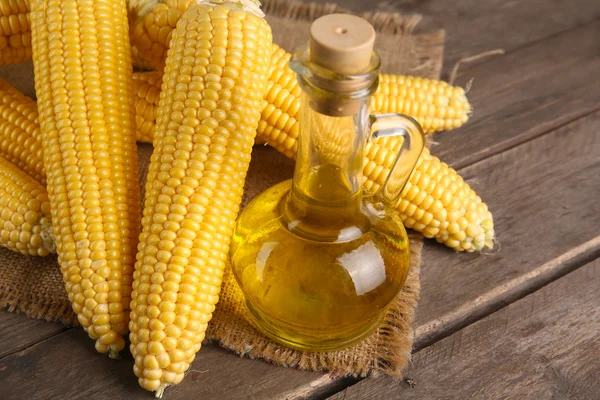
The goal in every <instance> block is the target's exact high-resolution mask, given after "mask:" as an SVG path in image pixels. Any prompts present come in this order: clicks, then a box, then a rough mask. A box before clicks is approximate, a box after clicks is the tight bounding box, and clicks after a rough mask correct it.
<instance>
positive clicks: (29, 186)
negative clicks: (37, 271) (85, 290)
mask: <svg viewBox="0 0 600 400" xmlns="http://www.w3.org/2000/svg"><path fill="white" fill-rule="evenodd" d="M0 207H2V211H0V246H2V247H7V248H9V249H11V250H13V251H16V252H19V253H21V254H25V255H31V256H47V255H48V254H49V253H56V248H55V247H54V239H53V237H52V224H51V217H50V203H49V201H48V192H46V188H45V187H44V186H42V185H41V184H40V183H39V182H37V181H36V180H35V179H33V178H32V177H30V176H29V175H27V174H26V173H25V172H23V171H21V170H20V169H19V168H18V167H17V166H16V165H14V164H12V163H11V162H10V161H8V160H6V159H5V158H4V157H0Z"/></svg>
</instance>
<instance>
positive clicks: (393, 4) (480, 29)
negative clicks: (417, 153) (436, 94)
mask: <svg viewBox="0 0 600 400" xmlns="http://www.w3.org/2000/svg"><path fill="white" fill-rule="evenodd" d="M305 1H312V0H305ZM318 2H320V3H327V2H329V0H318ZM338 3H339V4H342V5H343V6H344V7H348V8H350V9H353V10H357V11H372V10H377V11H387V12H400V13H402V14H405V15H408V14H414V13H419V14H422V15H423V20H422V21H421V22H420V23H419V25H418V26H417V31H420V32H428V31H432V30H436V29H445V30H446V51H445V57H444V58H445V62H444V69H445V71H449V70H450V69H451V68H452V66H453V65H454V64H455V63H456V62H457V61H458V60H459V59H461V58H463V57H469V56H472V55H475V54H479V53H482V52H485V51H489V50H494V49H504V50H505V51H507V52H511V51H514V50H515V49H518V48H521V47H523V46H525V45H527V44H529V43H533V42H537V41H539V40H542V39H544V38H547V37H550V36H552V35H556V34H557V33H560V32H564V31H567V30H569V29H572V28H574V27H577V26H581V25H583V24H586V23H589V22H590V21H593V20H596V19H598V18H599V17H600V2H598V1H597V0H573V1H569V2H565V1H563V0H511V1H506V0H455V1H452V2H451V3H448V1H444V0H428V1H423V0H394V1H389V0H388V1H364V0H344V1H338Z"/></svg>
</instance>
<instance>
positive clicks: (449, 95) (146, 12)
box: [130, 0, 471, 152]
mask: <svg viewBox="0 0 600 400" xmlns="http://www.w3.org/2000/svg"><path fill="white" fill-rule="evenodd" d="M190 4H193V1H192V0H161V1H156V0H133V1H131V2H130V10H131V11H130V14H131V15H132V16H133V18H132V19H133V21H132V23H131V41H132V42H133V43H135V45H136V46H137V47H138V49H139V52H140V55H141V56H143V57H144V58H145V59H146V60H147V61H148V63H149V64H150V65H151V66H153V67H154V69H155V70H156V71H162V70H163V68H164V59H165V56H166V53H167V49H168V46H169V40H170V37H171V32H172V30H173V29H174V27H175V24H176V23H177V20H178V19H179V17H180V15H181V13H183V12H184V11H185V10H186V9H187V8H188V7H189V6H190ZM290 57H291V55H290V54H289V53H287V52H286V51H285V50H283V49H281V48H279V47H278V46H276V45H274V46H273V60H272V62H271V73H270V79H269V92H268V95H267V102H268V105H267V109H266V110H264V111H263V116H262V122H261V126H259V132H258V134H257V142H263V141H267V137H268V138H269V139H268V141H273V140H278V137H279V134H280V133H281V131H282V130H283V131H285V132H286V133H287V134H288V135H286V138H287V137H288V136H290V135H291V136H292V137H293V138H294V139H295V138H297V137H298V136H297V126H295V125H294V124H295V123H296V113H297V107H298V102H297V101H295V102H294V101H292V100H290V99H289V98H288V97H287V92H286V91H283V90H282V89H287V91H289V92H291V93H294V95H295V97H296V98H297V97H298V95H297V93H298V91H299V89H298V84H297V82H296V75H295V74H294V72H293V71H292V70H291V69H290V68H289V66H288V62H289V60H290ZM379 80H380V87H379V91H378V93H377V94H376V95H375V96H373V98H372V100H371V110H372V111H373V112H384V113H387V112H398V113H402V114H407V115H410V116H412V117H413V118H415V119H416V120H417V121H419V123H420V125H421V126H422V128H423V131H424V132H425V133H433V132H438V131H441V130H449V129H453V128H458V127H460V126H461V125H463V124H464V123H465V122H466V121H467V120H468V118H469V112H470V110H471V107H470V105H469V102H468V101H467V98H466V97H465V93H464V90H463V89H462V88H460V87H453V86H451V85H449V84H447V83H446V82H441V81H436V80H429V79H422V78H414V77H403V76H397V75H381V76H380V79H379ZM278 100H279V104H278ZM282 107H284V108H286V107H289V110H287V109H282ZM261 128H262V129H261ZM261 132H262V133H261ZM271 134H272V135H273V137H270V136H271ZM285 141H286V139H283V142H285ZM287 141H288V142H289V141H290V140H289V139H288V140H287ZM283 142H282V143H279V142H278V145H279V146H280V147H281V148H280V149H279V150H281V151H284V152H285V151H291V150H290V149H289V148H288V149H287V150H286V149H285V147H286V144H285V143H283Z"/></svg>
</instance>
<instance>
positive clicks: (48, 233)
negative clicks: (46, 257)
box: [40, 218, 56, 254]
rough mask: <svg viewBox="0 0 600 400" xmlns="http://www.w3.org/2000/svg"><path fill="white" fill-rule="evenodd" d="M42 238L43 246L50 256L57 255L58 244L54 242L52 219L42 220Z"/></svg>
mask: <svg viewBox="0 0 600 400" xmlns="http://www.w3.org/2000/svg"><path fill="white" fill-rule="evenodd" d="M40 227H41V230H40V237H41V238H42V241H43V242H44V243H43V246H44V248H45V249H46V250H48V252H49V253H50V254H56V244H55V242H54V231H53V230H52V223H51V222H50V219H47V218H42V220H41V221H40Z"/></svg>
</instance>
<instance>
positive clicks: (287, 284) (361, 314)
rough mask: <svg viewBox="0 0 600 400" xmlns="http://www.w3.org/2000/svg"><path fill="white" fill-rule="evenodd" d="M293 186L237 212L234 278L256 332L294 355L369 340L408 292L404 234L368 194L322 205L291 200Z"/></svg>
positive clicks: (261, 197)
mask: <svg viewBox="0 0 600 400" xmlns="http://www.w3.org/2000/svg"><path fill="white" fill-rule="evenodd" d="M320 182H323V180H320ZM291 187H292V183H291V180H290V181H286V182H282V183H280V184H278V185H275V186H273V187H272V188H270V189H268V190H266V191H265V192H263V193H262V194H261V195H259V196H258V197H257V198H255V199H254V200H253V201H252V202H251V203H250V204H249V205H248V206H247V207H246V209H245V210H244V211H243V213H242V214H241V215H240V217H239V219H238V222H237V226H236V230H235V234H234V238H233V243H232V247H231V256H232V266H233V272H234V275H235V277H236V279H237V281H238V283H239V285H240V287H241V289H242V291H243V292H244V294H245V297H246V303H247V306H248V308H249V309H250V311H251V314H252V315H253V317H254V321H253V322H254V324H255V326H256V327H257V328H258V329H259V330H260V331H262V332H263V333H265V334H266V335H267V336H269V337H270V338H272V339H273V340H275V341H277V342H280V343H282V344H284V345H287V346H289V347H292V348H296V349H301V350H309V351H330V350H336V349H340V348H343V347H346V346H348V345H351V344H353V343H355V342H357V341H359V340H360V339H362V338H364V337H365V336H367V335H368V334H370V333H371V332H372V331H373V330H374V329H375V328H376V327H377V326H378V324H379V322H380V321H381V318H382V317H383V316H384V315H385V311H386V308H387V306H388V305H389V304H390V303H391V302H392V300H393V299H394V298H395V297H396V295H397V294H398V292H399V291H400V289H401V288H402V285H403V284H404V282H405V280H406V276H407V274H408V268H409V264H410V262H409V258H410V251H409V244H408V238H407V235H406V231H405V229H404V227H403V225H402V222H401V221H400V219H399V217H398V216H397V214H395V213H394V212H393V211H389V209H388V208H386V207H384V206H383V205H382V204H381V203H379V202H377V201H375V198H373V197H369V196H364V197H363V194H362V191H361V192H359V193H358V195H357V196H353V197H351V198H347V199H345V200H343V201H341V202H331V203H326V204H323V203H318V204H317V203H314V202H311V201H310V199H308V198H302V196H300V198H298V197H295V199H294V201H293V202H290V201H288V200H289V196H291V195H292V190H291ZM294 196H297V194H296V192H295V191H294ZM292 203H293V204H292ZM298 216H299V217H298ZM297 217H298V218H297Z"/></svg>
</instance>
